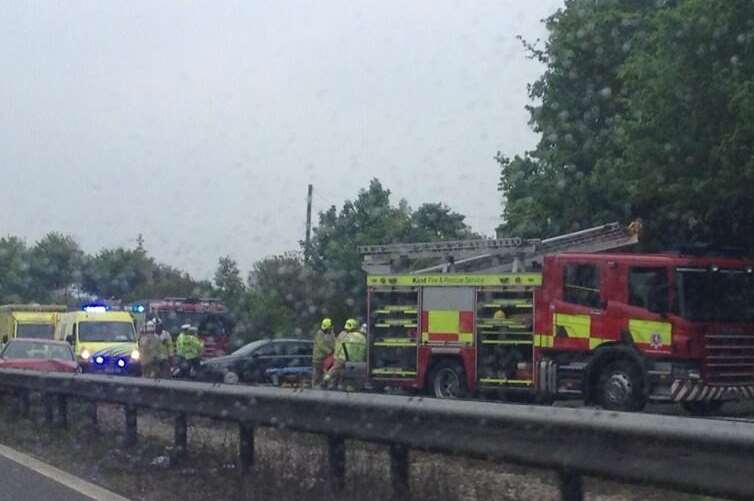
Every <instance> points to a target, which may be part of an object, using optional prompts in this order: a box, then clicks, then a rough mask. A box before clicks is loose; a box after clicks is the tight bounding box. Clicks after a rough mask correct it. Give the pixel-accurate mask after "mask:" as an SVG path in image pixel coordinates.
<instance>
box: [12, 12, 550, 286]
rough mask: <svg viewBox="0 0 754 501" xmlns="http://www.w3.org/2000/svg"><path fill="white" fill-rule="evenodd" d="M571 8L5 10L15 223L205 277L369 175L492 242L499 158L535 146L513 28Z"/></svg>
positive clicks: (270, 241)
mask: <svg viewBox="0 0 754 501" xmlns="http://www.w3.org/2000/svg"><path fill="white" fill-rule="evenodd" d="M561 4H562V0H535V1H530V0H492V1H485V2H482V1H478V2H464V1H446V0H427V1H410V2H397V1H385V0H379V1H374V2H367V1H354V0H344V1H309V2H303V1H301V2H293V1H290V2H281V1H278V0H275V1H269V2H261V1H251V0H243V1H239V2H226V1H222V2H219V1H214V0H213V1H206V2H185V1H174V2H173V1H152V0H149V1H128V2H115V1H109V2H104V1H103V2H99V1H97V2H95V1H86V2H77V1H64V2H52V1H48V2H27V1H16V0H10V2H4V3H3V8H2V11H1V13H0V19H1V20H2V26H3V29H2V30H0V68H2V72H1V73H0V99H2V106H0V173H1V174H2V176H1V177H0V234H16V235H21V236H23V237H25V238H26V239H27V240H28V241H29V243H30V244H31V243H33V242H34V241H35V240H36V239H38V238H39V237H40V236H41V235H43V234H45V233H46V232H48V231H61V232H64V233H70V234H72V235H73V236H74V237H75V238H76V239H77V240H78V241H79V242H80V243H81V244H82V246H83V247H84V249H85V250H87V251H89V252H96V251H97V250H99V249H101V248H103V247H110V246H118V245H124V246H128V247H133V246H135V245H136V237H137V235H138V234H139V233H143V235H144V238H145V241H146V247H147V249H148V250H149V252H150V253H151V254H153V255H154V256H155V257H156V258H157V259H159V260H160V261H163V262H166V263H169V264H172V265H175V266H179V267H182V268H184V269H186V270H188V271H190V272H191V273H193V274H195V275H197V276H199V277H203V278H204V277H209V276H211V274H212V271H213V270H214V268H215V265H216V262H217V258H218V257H219V256H221V255H226V254H230V255H231V256H233V257H234V258H236V259H237V260H238V261H239V264H240V265H241V267H242V269H243V270H244V271H246V270H247V269H248V268H249V267H250V266H251V264H252V263H253V262H254V261H255V260H256V259H259V258H261V257H264V256H267V255H271V254H276V253H280V252H283V251H286V250H292V249H296V248H297V241H298V240H300V239H302V238H303V235H304V226H305V225H304V221H305V209H306V202H305V198H306V185H307V184H308V183H313V184H314V191H315V197H314V210H315V211H319V210H323V209H326V208H327V207H328V206H329V205H330V204H336V205H338V206H340V204H341V203H342V202H343V200H345V199H347V198H353V197H354V196H355V195H356V193H357V191H358V190H359V189H360V188H362V187H365V186H367V185H368V182H369V180H370V179H371V178H372V177H378V178H379V179H380V180H381V181H382V182H383V183H384V184H385V185H386V186H387V187H388V188H389V189H391V190H392V192H393V193H394V196H395V197H396V201H397V199H398V198H406V199H407V200H408V202H409V204H410V205H411V206H413V207H417V206H418V205H420V204H421V203H424V202H437V201H441V202H445V203H447V204H448V205H450V206H451V207H452V208H453V209H455V210H457V211H459V212H461V213H463V214H465V215H467V217H468V222H469V223H470V224H471V225H472V227H473V228H474V229H475V230H477V231H480V232H483V233H487V234H492V233H493V229H494V227H495V226H496V225H497V224H498V223H499V219H498V217H499V213H500V209H501V207H500V196H499V194H498V193H497V191H496V185H497V179H498V169H497V165H496V163H495V162H494V160H493V158H492V157H493V155H494V154H495V152H496V151H497V150H502V151H504V152H506V153H509V154H512V153H516V152H522V151H523V150H525V149H527V148H530V147H531V146H532V145H533V144H534V142H535V141H536V137H535V136H534V134H533V133H532V132H531V130H530V129H529V127H528V126H527V121H528V115H527V113H526V111H525V110H524V105H525V104H526V103H527V97H526V84H527V83H528V82H531V81H533V80H534V79H535V78H536V77H537V76H538V75H539V74H540V73H541V71H542V68H541V67H540V66H539V65H538V64H537V63H535V62H533V61H530V60H528V59H527V58H526V54H525V52H524V51H523V49H522V47H521V44H520V42H519V41H518V40H516V35H518V34H521V35H523V36H524V37H525V38H527V39H530V40H533V39H535V38H537V37H544V36H545V30H544V27H543V25H542V23H541V22H540V20H541V19H542V18H543V17H545V16H547V15H549V14H551V13H552V12H554V11H555V9H556V8H557V7H559V6H560V5H561ZM315 222H316V217H315Z"/></svg>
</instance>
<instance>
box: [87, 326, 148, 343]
mask: <svg viewBox="0 0 754 501" xmlns="http://www.w3.org/2000/svg"><path fill="white" fill-rule="evenodd" d="M134 339H135V336H134V327H133V324H132V323H131V322H81V323H79V341H82V342H108V341H115V342H128V341H134Z"/></svg>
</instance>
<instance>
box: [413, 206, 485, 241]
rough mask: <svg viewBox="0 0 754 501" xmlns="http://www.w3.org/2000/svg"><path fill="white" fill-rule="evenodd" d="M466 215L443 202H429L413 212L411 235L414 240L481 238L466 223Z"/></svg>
mask: <svg viewBox="0 0 754 501" xmlns="http://www.w3.org/2000/svg"><path fill="white" fill-rule="evenodd" d="M465 219H466V216H464V215H462V214H459V213H457V212H453V211H452V210H451V209H450V207H448V206H447V205H445V204H442V203H427V204H424V205H422V206H420V207H419V208H418V209H416V211H414V212H413V213H412V214H411V230H412V231H411V235H410V239H411V241H414V242H430V241H434V240H464V239H469V238H479V235H477V234H475V233H474V232H473V231H471V228H469V227H468V225H467V224H466V223H465Z"/></svg>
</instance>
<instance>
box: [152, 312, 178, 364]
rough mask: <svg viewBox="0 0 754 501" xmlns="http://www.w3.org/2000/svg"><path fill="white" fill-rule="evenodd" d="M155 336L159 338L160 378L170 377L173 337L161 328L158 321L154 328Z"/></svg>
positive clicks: (173, 353) (160, 323)
mask: <svg viewBox="0 0 754 501" xmlns="http://www.w3.org/2000/svg"><path fill="white" fill-rule="evenodd" d="M155 331H156V332H157V335H158V336H159V338H160V356H159V359H160V377H161V378H169V377H170V369H171V368H170V364H171V361H172V360H173V356H174V355H175V352H174V349H173V337H172V336H171V335H170V332H168V330H167V329H165V328H164V327H163V326H162V322H160V321H158V322H157V326H156V328H155Z"/></svg>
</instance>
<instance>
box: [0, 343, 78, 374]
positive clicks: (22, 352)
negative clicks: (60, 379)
mask: <svg viewBox="0 0 754 501" xmlns="http://www.w3.org/2000/svg"><path fill="white" fill-rule="evenodd" d="M0 369H32V370H36V371H44V372H70V373H74V372H79V371H80V368H79V365H78V364H77V363H76V357H74V356H73V350H72V349H71V346H70V345H69V344H68V343H66V342H64V341H50V340H47V339H31V338H29V339H26V338H24V339H21V338H15V339H11V340H10V341H8V343H7V344H6V345H5V347H4V348H3V351H2V353H0Z"/></svg>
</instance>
